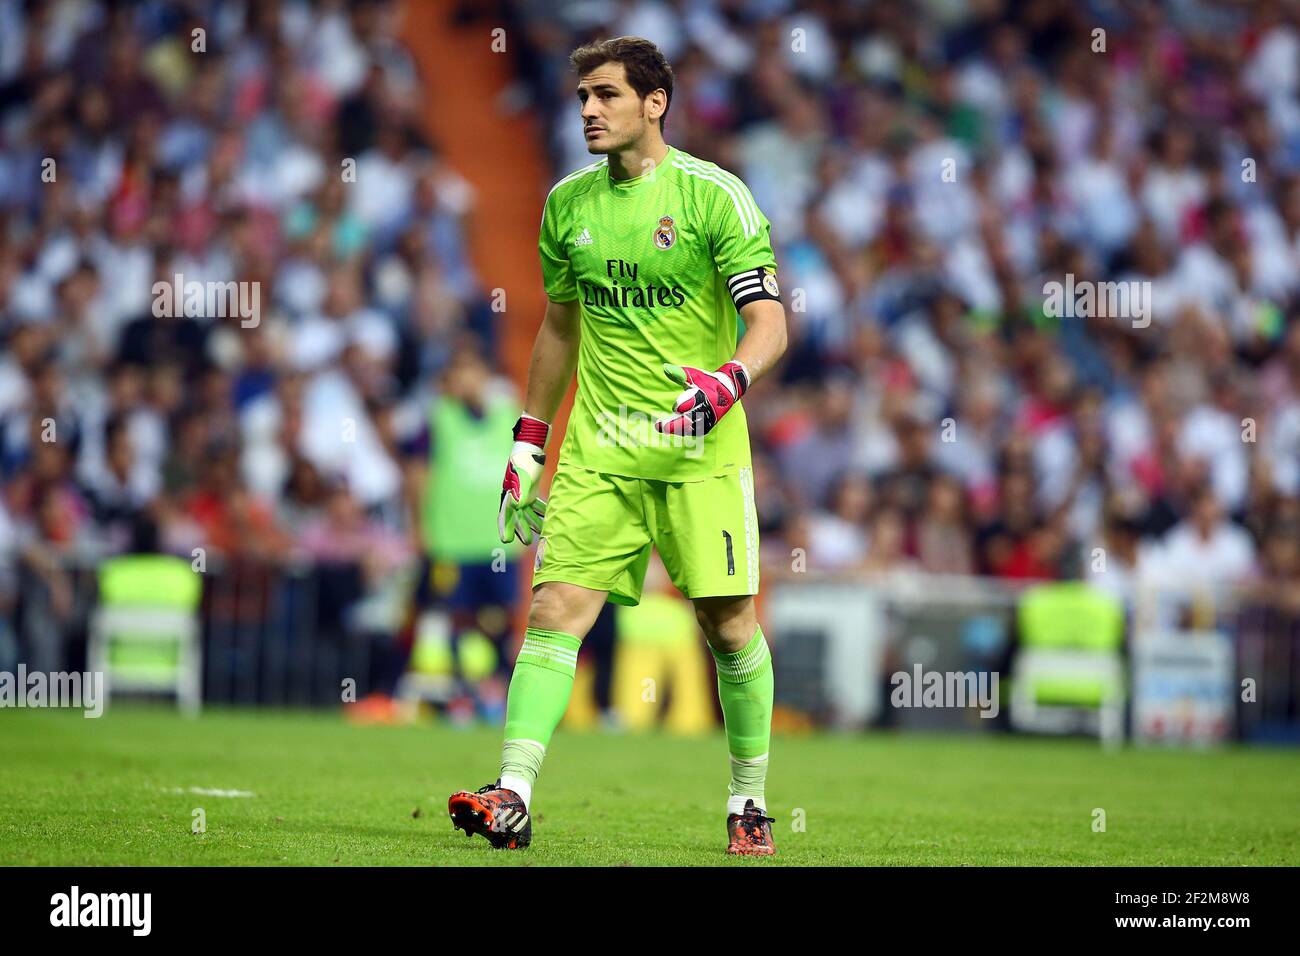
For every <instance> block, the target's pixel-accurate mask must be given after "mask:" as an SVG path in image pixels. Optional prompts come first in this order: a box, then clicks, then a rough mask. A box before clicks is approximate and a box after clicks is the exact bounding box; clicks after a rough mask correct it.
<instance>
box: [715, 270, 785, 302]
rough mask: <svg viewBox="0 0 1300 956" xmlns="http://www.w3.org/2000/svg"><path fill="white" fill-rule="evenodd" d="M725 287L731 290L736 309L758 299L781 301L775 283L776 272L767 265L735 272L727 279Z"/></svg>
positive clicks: (778, 289)
mask: <svg viewBox="0 0 1300 956" xmlns="http://www.w3.org/2000/svg"><path fill="white" fill-rule="evenodd" d="M727 288H728V289H730V290H731V299H732V301H733V302H735V303H736V308H737V309H739V308H740V307H741V306H742V305H748V304H749V303H751V302H757V301H758V300H759V299H775V300H776V301H777V302H780V301H781V290H780V288H778V287H777V284H776V273H775V272H773V271H772V270H771V269H769V268H768V267H767V266H759V267H758V268H757V269H746V270H745V271H744V272H737V273H736V274H735V275H734V276H732V277H731V278H730V279H728V280H727Z"/></svg>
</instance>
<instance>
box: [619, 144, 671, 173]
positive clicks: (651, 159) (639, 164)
mask: <svg viewBox="0 0 1300 956" xmlns="http://www.w3.org/2000/svg"><path fill="white" fill-rule="evenodd" d="M667 155H668V144H667V143H665V142H664V141H663V138H662V137H659V136H656V137H654V140H653V141H651V140H650V139H649V138H647V139H646V141H645V142H641V143H637V144H635V145H632V146H629V147H628V148H627V149H621V150H619V151H618V152H617V153H610V154H609V175H610V178H611V179H620V180H621V179H636V177H638V176H643V175H645V174H646V173H648V172H650V170H651V169H652V168H654V167H655V166H658V165H659V164H660V163H662V162H663V161H664V157H665V156H667Z"/></svg>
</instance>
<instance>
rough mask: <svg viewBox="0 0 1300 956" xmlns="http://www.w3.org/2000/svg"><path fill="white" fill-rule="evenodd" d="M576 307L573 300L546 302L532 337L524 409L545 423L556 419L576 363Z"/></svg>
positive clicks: (526, 412)
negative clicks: (531, 354) (559, 302)
mask: <svg viewBox="0 0 1300 956" xmlns="http://www.w3.org/2000/svg"><path fill="white" fill-rule="evenodd" d="M577 310H578V306H577V303H576V302H575V303H568V304H565V305H559V304H557V303H554V302H551V303H549V304H548V305H547V307H546V316H545V317H544V318H543V319H542V325H541V328H539V329H538V330H537V338H536V339H534V340H533V356H532V359H531V360H530V361H529V363H528V389H527V392H526V393H525V395H524V412H525V414H528V415H531V416H533V417H534V418H540V419H541V420H542V421H544V422H548V423H549V422H553V421H554V420H555V416H556V414H557V413H558V412H559V410H560V402H562V401H563V400H564V393H565V391H567V390H568V387H569V382H570V381H572V379H573V372H574V369H575V368H576V366H577V363H578V321H577V314H578V313H577Z"/></svg>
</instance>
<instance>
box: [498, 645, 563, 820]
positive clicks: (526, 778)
mask: <svg viewBox="0 0 1300 956" xmlns="http://www.w3.org/2000/svg"><path fill="white" fill-rule="evenodd" d="M581 646H582V641H581V639H579V638H577V637H574V636H573V635H572V634H564V633H562V632H561V631H548V630H545V629H543V628H540V627H530V628H528V629H527V630H525V631H524V646H523V647H521V648H520V649H519V659H518V660H516V661H515V671H514V673H513V674H512V675H511V677H510V692H509V694H508V695H507V697H506V734H505V743H504V744H502V746H501V786H502V787H504V788H505V789H507V790H514V791H515V792H516V793H518V794H519V796H520V797H521V798H522V799H523V801H524V806H528V805H529V802H530V801H531V800H532V795H533V784H535V783H536V782H537V775H538V774H539V773H540V772H541V769H542V758H543V757H545V756H546V748H547V746H548V745H549V744H550V742H551V734H553V733H554V732H555V728H556V727H558V726H559V725H560V720H561V718H563V717H564V712H565V710H567V709H568V706H569V694H570V692H571V691H572V690H573V672H574V671H575V670H576V669H577V666H578V648H579V647H581Z"/></svg>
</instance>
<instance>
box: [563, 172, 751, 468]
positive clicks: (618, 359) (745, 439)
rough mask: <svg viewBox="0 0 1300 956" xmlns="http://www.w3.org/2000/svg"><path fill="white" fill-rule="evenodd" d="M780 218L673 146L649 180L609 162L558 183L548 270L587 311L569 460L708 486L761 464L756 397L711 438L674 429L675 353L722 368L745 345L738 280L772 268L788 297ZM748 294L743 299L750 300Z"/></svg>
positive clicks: (566, 298)
mask: <svg viewBox="0 0 1300 956" xmlns="http://www.w3.org/2000/svg"><path fill="white" fill-rule="evenodd" d="M770 230H771V225H770V224H769V223H768V221H767V219H766V217H764V215H763V213H762V212H761V211H760V210H759V208H758V205H757V204H756V203H755V202H754V198H753V197H752V196H751V195H750V193H749V190H748V189H747V188H746V187H745V184H744V183H742V182H741V181H740V180H739V179H737V178H736V177H735V176H733V175H732V174H731V173H728V172H726V171H725V170H723V169H721V168H720V167H718V166H717V165H715V164H714V163H708V162H704V161H703V160H700V159H696V158H695V157H694V156H691V155H689V154H688V153H684V152H682V151H681V150H680V149H675V148H673V147H671V146H670V147H669V148H668V154H667V155H666V156H665V157H664V159H663V162H661V163H659V164H658V165H657V166H656V167H653V168H651V169H650V170H649V171H648V172H646V173H644V174H643V175H641V176H638V177H637V178H635V179H630V180H623V181H619V180H615V179H613V178H611V177H610V175H609V164H608V160H601V161H600V162H597V163H593V164H591V165H590V166H586V167H584V168H582V169H579V170H577V171H576V172H574V173H571V174H570V175H568V176H566V177H565V178H563V179H561V180H560V181H559V182H558V183H556V185H555V187H554V188H553V189H552V190H551V193H550V195H549V196H548V197H547V199H546V207H545V209H544V211H543V213H542V227H541V239H540V241H539V243H538V245H539V247H540V250H541V259H542V279H543V284H544V285H545V288H546V294H547V296H548V297H549V298H550V299H551V300H553V301H555V302H572V301H574V300H575V299H576V300H577V302H578V303H579V305H580V306H581V313H582V319H581V337H580V343H579V346H578V393H577V398H576V400H575V403H574V407H573V413H572V415H571V416H570V418H569V425H568V429H567V432H566V434H565V438H564V445H563V446H562V447H561V449H560V459H561V461H563V462H567V463H569V464H572V465H577V466H579V467H583V468H588V469H591V470H592V471H599V472H603V473H606V474H613V475H624V476H627V477H631V478H652V479H659V480H663V481H697V480H700V479H703V478H709V477H713V476H716V475H722V474H727V473H730V472H734V471H736V470H737V469H739V468H740V467H741V466H746V465H749V463H750V455H749V431H748V428H747V426H746V424H745V410H744V406H743V404H742V405H739V406H737V407H736V408H733V409H732V410H731V411H730V412H728V413H727V415H726V416H725V417H724V418H722V420H721V421H719V422H718V424H717V426H716V427H715V428H714V429H713V430H712V431H711V432H710V433H709V434H708V435H707V436H702V437H700V436H692V435H687V436H671V435H663V434H660V433H659V432H656V431H655V429H654V420H655V419H656V418H660V417H665V416H667V415H669V414H671V413H672V410H673V408H672V403H673V399H674V398H676V397H677V395H678V393H679V392H680V391H681V386H680V385H676V384H674V383H673V382H671V381H669V380H668V378H667V377H666V376H665V375H664V373H663V364H664V363H665V362H667V363H669V364H672V365H693V366H695V367H697V368H702V369H705V370H706V371H713V370H714V369H716V368H718V367H719V366H721V365H722V364H723V363H724V362H726V361H728V360H729V359H731V358H732V356H733V355H734V354H735V351H736V332H737V311H736V306H735V303H734V300H733V298H732V289H731V288H730V287H729V285H728V280H730V279H733V277H737V276H739V274H740V273H745V272H747V271H748V272H754V271H755V270H762V271H761V272H758V273H757V275H758V276H760V277H761V279H754V278H753V277H752V276H751V277H745V278H744V279H739V278H737V279H736V280H735V282H733V283H732V284H733V285H738V284H740V283H742V282H752V283H754V284H758V283H759V282H760V281H761V284H762V285H763V286H764V287H765V288H766V289H767V290H768V292H769V293H770V294H771V295H775V294H776V290H777V286H776V278H775V277H776V261H775V257H774V256H773V255H772V245H771V240H770V238H769V232H770ZM742 301H743V300H742Z"/></svg>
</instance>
